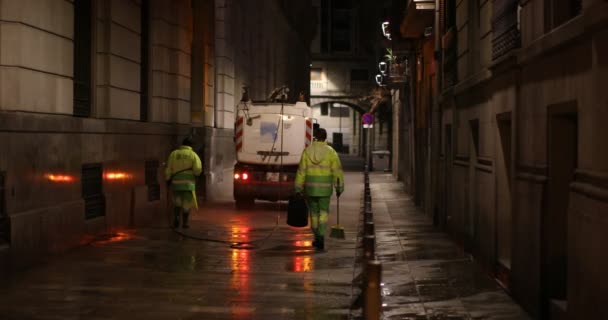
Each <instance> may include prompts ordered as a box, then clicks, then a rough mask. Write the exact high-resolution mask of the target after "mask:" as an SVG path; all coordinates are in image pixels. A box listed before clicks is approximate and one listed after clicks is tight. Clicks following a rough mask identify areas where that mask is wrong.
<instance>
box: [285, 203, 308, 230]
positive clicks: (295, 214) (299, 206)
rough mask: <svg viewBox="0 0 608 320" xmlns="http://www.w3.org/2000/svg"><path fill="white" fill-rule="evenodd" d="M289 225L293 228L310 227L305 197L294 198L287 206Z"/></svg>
mask: <svg viewBox="0 0 608 320" xmlns="http://www.w3.org/2000/svg"><path fill="white" fill-rule="evenodd" d="M287 224H288V225H290V226H292V227H298V228H301V227H306V226H307V225H308V207H307V206H306V200H305V199H304V197H300V196H292V197H291V198H289V204H288V205H287Z"/></svg>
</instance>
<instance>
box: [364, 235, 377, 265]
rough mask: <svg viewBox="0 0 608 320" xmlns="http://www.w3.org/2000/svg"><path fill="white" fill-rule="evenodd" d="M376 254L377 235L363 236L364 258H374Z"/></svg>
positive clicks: (368, 259)
mask: <svg viewBox="0 0 608 320" xmlns="http://www.w3.org/2000/svg"><path fill="white" fill-rule="evenodd" d="M375 256H376V236H373V235H371V236H370V235H365V236H364V237H363V259H364V260H365V261H370V260H374V259H375Z"/></svg>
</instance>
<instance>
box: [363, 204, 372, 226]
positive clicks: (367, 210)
mask: <svg viewBox="0 0 608 320" xmlns="http://www.w3.org/2000/svg"><path fill="white" fill-rule="evenodd" d="M368 221H372V222H373V221H374V212H373V211H372V208H365V211H363V223H365V222H368Z"/></svg>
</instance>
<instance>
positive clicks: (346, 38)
mask: <svg viewBox="0 0 608 320" xmlns="http://www.w3.org/2000/svg"><path fill="white" fill-rule="evenodd" d="M332 5H333V10H332V16H331V50H332V51H338V52H340V51H342V52H347V51H350V50H351V34H352V21H351V20H352V1H350V0H334V1H332Z"/></svg>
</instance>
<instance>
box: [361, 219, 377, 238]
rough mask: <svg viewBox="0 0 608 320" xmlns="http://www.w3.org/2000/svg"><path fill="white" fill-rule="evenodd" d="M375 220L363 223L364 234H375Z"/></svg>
mask: <svg viewBox="0 0 608 320" xmlns="http://www.w3.org/2000/svg"><path fill="white" fill-rule="evenodd" d="M374 231H375V228H374V222H373V221H369V220H368V221H365V224H364V225H363V234H364V235H369V236H374V235H375V234H374Z"/></svg>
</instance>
